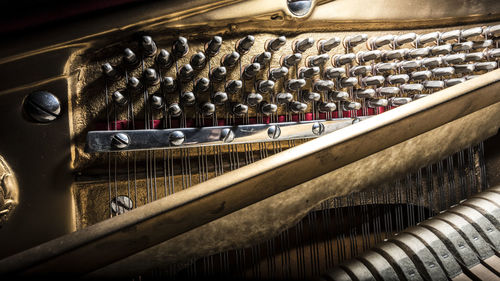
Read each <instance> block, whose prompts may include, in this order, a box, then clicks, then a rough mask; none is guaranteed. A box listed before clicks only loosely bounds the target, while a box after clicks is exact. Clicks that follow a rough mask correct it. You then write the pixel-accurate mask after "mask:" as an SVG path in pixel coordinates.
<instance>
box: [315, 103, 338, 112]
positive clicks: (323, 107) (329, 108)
mask: <svg viewBox="0 0 500 281" xmlns="http://www.w3.org/2000/svg"><path fill="white" fill-rule="evenodd" d="M318 109H319V112H322V113H327V112H333V111H335V109H337V106H336V105H335V103H333V102H322V103H320V104H319V106H318Z"/></svg>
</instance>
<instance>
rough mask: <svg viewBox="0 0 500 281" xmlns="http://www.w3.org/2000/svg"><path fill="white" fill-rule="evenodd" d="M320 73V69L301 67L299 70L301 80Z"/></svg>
mask: <svg viewBox="0 0 500 281" xmlns="http://www.w3.org/2000/svg"><path fill="white" fill-rule="evenodd" d="M318 73H319V67H317V66H313V67H301V68H300V69H299V77H300V78H312V77H314V75H317V74H318Z"/></svg>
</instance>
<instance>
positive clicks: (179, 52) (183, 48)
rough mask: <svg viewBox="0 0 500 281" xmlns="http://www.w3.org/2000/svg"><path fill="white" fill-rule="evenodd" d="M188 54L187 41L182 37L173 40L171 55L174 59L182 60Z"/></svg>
mask: <svg viewBox="0 0 500 281" xmlns="http://www.w3.org/2000/svg"><path fill="white" fill-rule="evenodd" d="M188 52H189V45H188V40H187V39H186V38H184V37H182V36H180V37H179V38H177V40H175V42H174V44H173V45H172V54H173V55H174V57H176V58H182V57H183V56H185V55H186V54H187V53H188Z"/></svg>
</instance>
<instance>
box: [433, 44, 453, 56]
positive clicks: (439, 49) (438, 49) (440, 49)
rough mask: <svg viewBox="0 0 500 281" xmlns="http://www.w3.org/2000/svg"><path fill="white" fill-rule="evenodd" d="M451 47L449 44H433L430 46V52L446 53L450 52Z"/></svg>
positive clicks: (436, 53) (435, 53) (435, 54)
mask: <svg viewBox="0 0 500 281" xmlns="http://www.w3.org/2000/svg"><path fill="white" fill-rule="evenodd" d="M452 49H453V47H452V46H451V45H450V44H445V45H439V46H434V47H432V48H431V54H432V55H434V56H437V55H446V54H449V53H451V51H452Z"/></svg>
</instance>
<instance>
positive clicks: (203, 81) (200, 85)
mask: <svg viewBox="0 0 500 281" xmlns="http://www.w3.org/2000/svg"><path fill="white" fill-rule="evenodd" d="M209 88H210V80H208V79H207V78H205V77H202V78H200V79H198V80H196V83H195V84H194V92H195V93H203V92H206V91H208V89H209Z"/></svg>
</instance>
